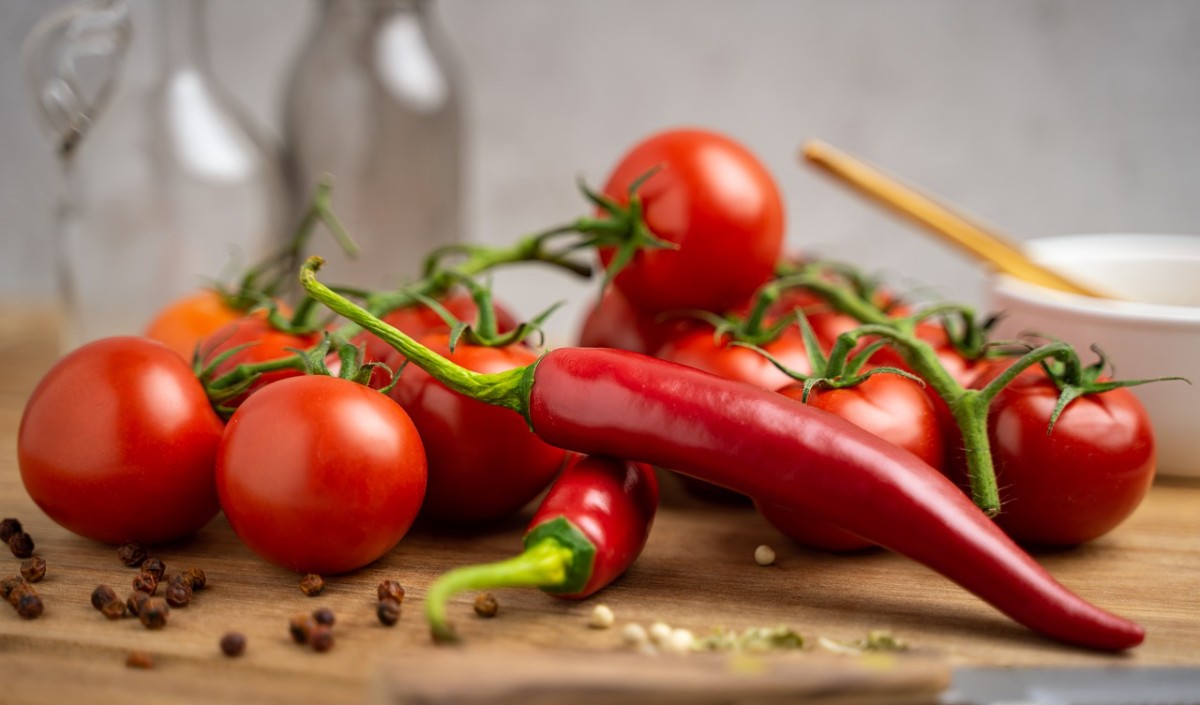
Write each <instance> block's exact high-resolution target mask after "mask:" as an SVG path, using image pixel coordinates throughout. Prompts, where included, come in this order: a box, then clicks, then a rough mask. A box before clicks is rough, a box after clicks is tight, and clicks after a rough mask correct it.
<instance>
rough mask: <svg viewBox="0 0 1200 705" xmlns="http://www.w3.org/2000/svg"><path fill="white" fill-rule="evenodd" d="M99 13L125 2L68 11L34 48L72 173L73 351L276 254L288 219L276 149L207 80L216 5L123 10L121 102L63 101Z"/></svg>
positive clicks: (159, 4)
mask: <svg viewBox="0 0 1200 705" xmlns="http://www.w3.org/2000/svg"><path fill="white" fill-rule="evenodd" d="M97 6H103V10H104V11H105V12H113V11H114V10H116V9H119V8H122V6H124V3H122V2H111V1H110V2H102V3H94V2H93V3H88V4H81V5H77V6H74V7H72V8H69V10H68V11H67V12H65V13H64V14H63V15H61V16H60V17H58V18H51V19H49V20H47V21H46V22H45V23H43V25H40V26H39V28H38V29H37V30H35V33H34V34H33V35H31V36H30V38H29V40H28V41H27V44H26V59H27V72H28V74H29V77H30V80H31V83H32V87H33V89H34V92H35V98H36V100H37V106H38V108H39V109H40V110H41V111H42V116H43V118H44V120H45V122H47V123H48V124H49V125H51V126H52V127H53V128H54V131H55V132H56V133H57V134H56V135H55V138H56V141H57V145H56V146H57V148H58V149H57V151H58V153H59V155H60V157H61V162H62V168H63V173H64V176H65V194H64V200H63V204H62V206H61V207H60V211H59V218H58V221H59V223H58V228H59V232H58V243H57V248H56V249H57V253H56V254H57V263H58V272H57V273H58V276H59V280H60V281H59V285H60V289H61V293H62V297H63V302H64V305H65V306H64V307H65V313H66V317H65V318H66V324H67V329H66V330H65V331H64V333H65V335H64V344H65V346H66V347H67V348H68V349H69V348H71V347H74V346H76V345H78V344H80V343H83V342H86V341H88V340H92V339H95V338H98V337H102V336H106V335H112V334H124V333H128V334H137V333H140V332H141V331H142V330H143V328H144V327H145V325H146V324H147V323H148V322H149V321H150V319H151V318H152V317H153V314H154V313H155V312H156V311H157V310H158V309H159V308H161V307H162V306H163V305H164V304H165V303H166V302H168V301H170V300H171V299H173V298H175V297H177V296H179V295H181V294H183V293H185V292H188V291H190V290H193V289H195V288H197V287H199V286H202V285H204V284H205V283H206V282H207V281H211V280H214V279H217V278H220V277H221V275H222V274H223V273H229V272H230V270H231V269H232V270H237V269H240V268H242V267H244V266H246V265H247V264H248V263H251V262H254V261H257V260H258V259H260V258H261V257H262V256H264V255H265V254H266V253H267V252H269V251H271V250H272V249H274V248H275V247H276V246H277V244H278V243H279V242H281V241H282V240H283V238H284V237H285V235H286V233H285V230H286V224H287V221H286V218H287V216H288V213H287V208H288V206H287V194H286V184H285V179H284V175H283V170H282V162H281V160H280V157H279V154H278V152H277V150H276V149H275V148H274V147H273V146H272V145H271V144H270V143H269V142H268V141H267V140H265V139H264V138H262V137H261V136H260V135H258V134H257V133H256V130H255V128H254V127H253V126H252V125H251V123H250V122H249V121H248V120H247V119H246V118H245V117H244V116H243V115H242V114H241V113H240V112H239V111H238V109H237V108H236V107H235V106H234V104H233V102H232V101H231V100H230V99H229V97H228V96H227V95H226V94H225V93H224V92H222V90H221V89H220V88H219V87H218V86H217V85H216V82H215V81H214V79H213V76H212V74H211V70H210V68H209V64H208V58H207V47H206V31H205V21H206V0H155V1H154V2H150V3H145V4H137V5H132V7H135V9H136V10H137V11H136V12H133V13H132V14H131V15H130V13H129V10H128V7H124V9H123V11H124V12H125V13H126V15H127V16H130V17H131V23H132V26H133V36H134V37H135V39H134V41H133V43H132V45H131V46H130V51H131V61H130V62H129V64H128V65H126V66H125V67H124V68H123V69H122V67H121V66H120V65H119V64H120V62H119V61H118V62H116V63H115V64H112V63H111V62H110V65H109V67H108V69H107V73H106V75H104V76H102V77H101V78H100V79H97V83H100V84H103V85H104V90H105V91H107V92H108V93H110V94H111V99H110V100H108V101H106V102H104V103H103V104H102V103H100V102H97V101H91V100H70V99H68V100H64V99H63V95H70V94H71V93H72V92H73V91H75V90H76V89H77V88H79V86H78V85H77V84H78V83H79V81H78V80H77V79H78V76H80V75H82V72H80V71H78V70H77V67H76V65H75V63H76V61H77V60H81V57H82V58H87V55H88V53H89V52H88V50H86V49H81V48H80V47H81V46H82V45H83V44H84V43H85V40H84V39H83V38H85V37H86V34H87V32H86V31H84V30H85V29H86V28H88V27H91V28H92V29H93V30H94V28H95V25H96V21H97V16H96V15H94V14H91V15H90V14H89V8H90V9H95V8H96V7H97ZM139 12H144V13H145V16H142V15H141V14H139ZM93 34H95V32H94V31H93ZM93 39H94V37H93ZM139 59H140V60H141V61H140V63H139ZM139 68H149V69H150V70H148V71H139V70H138V69H139ZM79 92H81V93H84V92H85V91H82V90H80V91H79ZM64 106H66V107H64ZM85 106H86V107H88V109H87V110H86V111H85V110H84V107H85ZM72 111H75V114H74V115H72ZM234 273H236V272H234Z"/></svg>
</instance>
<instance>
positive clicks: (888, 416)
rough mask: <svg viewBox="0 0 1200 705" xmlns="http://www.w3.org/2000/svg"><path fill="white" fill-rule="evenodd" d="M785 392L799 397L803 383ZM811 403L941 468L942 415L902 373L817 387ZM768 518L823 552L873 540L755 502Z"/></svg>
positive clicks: (857, 546) (860, 545) (858, 546)
mask: <svg viewBox="0 0 1200 705" xmlns="http://www.w3.org/2000/svg"><path fill="white" fill-rule="evenodd" d="M779 392H780V394H783V395H784V396H786V397H790V398H792V399H796V400H797V401H799V400H800V399H802V398H803V397H804V393H803V392H804V388H803V385H800V384H793V385H789V386H787V387H784V388H783V389H781V390H779ZM808 404H809V405H810V406H815V407H817V408H818V409H824V410H825V411H828V412H830V413H832V414H835V415H837V416H840V417H842V418H844V419H846V420H847V421H850V422H853V423H854V424H855V425H857V426H860V427H861V428H864V429H866V430H868V431H870V432H871V433H873V434H875V435H876V436H879V437H880V438H883V439H884V440H887V441H890V442H891V443H894V444H896V445H898V446H900V447H901V448H904V449H906V450H908V451H909V452H911V453H913V454H914V455H916V456H917V457H918V458H920V459H921V460H924V461H925V462H926V463H929V464H930V465H931V466H933V467H935V468H941V466H942V454H943V450H942V435H941V431H940V430H939V427H938V420H937V415H936V413H935V411H934V408H933V406H932V405H931V404H930V402H929V399H928V398H926V396H925V394H924V392H923V391H922V389H921V386H920V385H919V384H917V383H916V382H914V381H913V380H911V379H907V378H905V377H901V376H900V375H895V374H887V373H880V374H876V375H872V376H871V377H868V378H867V379H865V380H863V382H862V383H861V384H858V385H855V386H853V387H847V388H843V389H829V388H821V387H818V388H816V389H814V390H813V391H812V393H811V394H809V397H808ZM756 504H757V506H758V509H759V511H760V512H761V513H762V515H763V517H765V518H766V519H767V521H768V522H770V523H771V525H772V526H774V527H775V528H776V529H778V530H779V531H780V532H781V533H783V534H784V535H786V536H788V537H789V538H791V539H793V540H794V541H796V542H797V543H800V544H802V545H805V546H809V547H812V548H817V549H820V550H824V551H838V552H841V551H856V550H861V549H864V548H868V547H870V546H871V545H872V544H871V543H870V542H868V541H864V540H863V539H861V538H859V537H858V536H856V535H854V534H851V533H848V532H846V531H843V530H841V529H840V528H838V527H836V526H833V525H832V524H829V523H827V522H824V521H821V520H819V519H814V518H813V517H809V516H805V515H803V514H798V513H796V512H793V511H791V510H788V509H785V508H783V507H779V506H777V505H773V504H771V503H770V502H768V501H760V502H757V503H756Z"/></svg>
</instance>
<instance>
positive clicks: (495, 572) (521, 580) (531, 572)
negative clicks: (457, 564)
mask: <svg viewBox="0 0 1200 705" xmlns="http://www.w3.org/2000/svg"><path fill="white" fill-rule="evenodd" d="M573 556H574V554H573V553H572V551H571V549H569V548H567V547H565V546H563V545H562V544H560V543H559V542H558V540H557V539H553V538H546V539H543V540H542V541H539V542H538V543H535V544H534V545H532V546H530V547H529V548H527V549H525V552H524V553H522V554H520V555H517V556H514V557H512V558H508V559H506V560H502V561H497V562H495V563H486V564H484V565H472V566H464V567H462V568H455V569H454V570H451V571H450V572H448V573H446V574H444V575H442V576H441V577H440V578H438V579H437V580H436V581H434V583H433V585H431V586H430V587H429V591H428V592H426V593H425V618H426V619H427V620H428V621H429V625H430V628H431V629H432V630H433V632H434V634H435V636H441V637H449V636H452V634H453V632H452V631H451V629H450V625H449V623H448V622H447V621H446V603H447V602H448V601H449V599H450V598H451V597H453V596H454V595H456V594H458V593H460V592H464V591H466V590H483V589H486V588H499V587H538V588H553V587H556V586H558V585H561V584H563V582H564V581H565V580H566V578H567V569H568V568H569V567H570V565H571V561H572V559H573Z"/></svg>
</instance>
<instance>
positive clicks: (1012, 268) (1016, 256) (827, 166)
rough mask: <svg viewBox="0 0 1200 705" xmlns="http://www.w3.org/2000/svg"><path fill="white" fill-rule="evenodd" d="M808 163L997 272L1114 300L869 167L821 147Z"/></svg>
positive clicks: (810, 150) (813, 147)
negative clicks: (1065, 275)
mask: <svg viewBox="0 0 1200 705" xmlns="http://www.w3.org/2000/svg"><path fill="white" fill-rule="evenodd" d="M804 158H805V159H807V160H808V161H809V162H810V163H812V164H815V165H816V166H819V167H821V168H822V169H824V170H825V171H826V172H828V173H830V174H832V175H834V176H836V177H838V178H839V179H841V180H842V181H843V182H845V183H847V184H849V185H851V186H853V187H855V188H856V189H857V190H858V191H859V192H860V193H862V194H863V195H865V196H868V197H870V198H872V199H873V200H875V201H876V202H878V203H880V204H882V205H884V206H887V207H888V208H890V209H892V210H893V211H895V212H897V213H899V214H900V215H903V216H906V217H908V218H910V219H912V220H914V221H916V222H917V223H919V224H920V225H923V226H925V228H926V229H928V230H929V231H931V232H932V233H934V234H935V235H937V236H938V237H940V238H941V239H943V240H945V241H947V242H950V243H952V244H954V245H957V246H958V247H960V248H962V249H964V250H966V252H967V253H968V254H970V255H973V256H975V257H977V258H978V259H980V260H983V261H984V262H986V263H988V264H990V265H992V266H993V267H995V268H996V269H997V270H998V271H1001V272H1004V273H1005V274H1008V275H1010V276H1013V277H1016V278H1017V279H1022V280H1024V281H1027V282H1031V283H1034V284H1039V285H1041V286H1044V287H1048V288H1051V289H1058V290H1059V291H1068V292H1071V293H1073V294H1082V295H1084V296H1093V297H1096V298H1111V297H1109V296H1108V295H1107V294H1104V293H1101V292H1099V291H1097V290H1096V289H1095V288H1093V287H1091V286H1086V285H1084V284H1081V283H1079V282H1076V281H1073V280H1071V279H1069V278H1067V277H1064V276H1063V275H1061V274H1059V273H1058V272H1055V271H1054V270H1051V269H1048V268H1046V267H1044V266H1042V265H1040V264H1038V263H1037V262H1034V261H1033V260H1031V259H1029V258H1028V257H1027V256H1026V255H1025V253H1024V252H1023V251H1022V250H1021V248H1020V247H1019V246H1017V245H1015V244H1013V243H1012V242H1010V241H1008V240H1007V239H1005V238H1004V237H1002V236H1000V235H998V234H996V233H994V232H990V231H988V230H987V229H985V228H984V227H983V226H982V225H979V224H977V223H974V222H972V221H970V220H968V219H967V218H966V217H964V216H962V215H959V214H957V213H955V212H954V211H953V210H951V209H950V208H949V207H948V206H945V205H942V204H940V203H938V202H937V201H935V200H934V199H933V198H932V197H930V196H927V195H925V194H923V193H921V192H920V191H918V190H917V189H915V188H913V187H910V186H906V185H904V184H902V183H900V182H899V181H897V180H896V179H893V178H891V177H889V176H886V175H884V174H883V173H881V172H879V171H877V170H876V169H874V168H872V167H871V166H868V165H867V164H866V163H864V162H862V161H859V160H858V159H856V158H854V157H852V156H850V155H849V154H846V153H845V152H842V151H840V150H838V149H836V148H834V147H831V146H830V145H828V144H825V143H823V142H819V141H813V142H809V143H807V144H806V145H805V146H804Z"/></svg>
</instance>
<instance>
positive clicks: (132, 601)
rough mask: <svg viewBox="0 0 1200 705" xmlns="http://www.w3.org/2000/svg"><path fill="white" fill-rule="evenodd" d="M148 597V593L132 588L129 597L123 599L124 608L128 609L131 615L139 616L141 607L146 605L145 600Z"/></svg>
mask: <svg viewBox="0 0 1200 705" xmlns="http://www.w3.org/2000/svg"><path fill="white" fill-rule="evenodd" d="M149 599H150V594H149V593H145V592H142V591H141V590H134V591H133V593H132V594H130V596H129V599H127V600H125V608H126V609H128V610H129V614H131V615H133V616H134V617H140V616H141V614H142V607H144V606H145V605H146V602H147V601H148V600H149Z"/></svg>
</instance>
